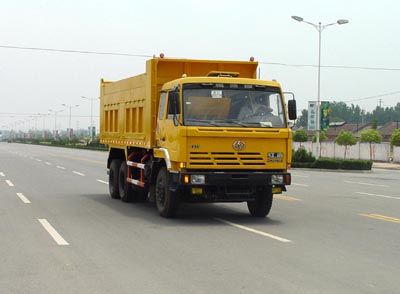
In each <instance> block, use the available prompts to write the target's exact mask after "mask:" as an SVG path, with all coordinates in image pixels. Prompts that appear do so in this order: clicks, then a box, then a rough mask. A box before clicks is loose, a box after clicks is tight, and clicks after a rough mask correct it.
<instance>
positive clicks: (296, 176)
mask: <svg viewBox="0 0 400 294" xmlns="http://www.w3.org/2000/svg"><path fill="white" fill-rule="evenodd" d="M292 177H294V178H309V177H310V176H306V175H294V174H292Z"/></svg>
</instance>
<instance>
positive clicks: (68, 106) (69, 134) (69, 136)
mask: <svg viewBox="0 0 400 294" xmlns="http://www.w3.org/2000/svg"><path fill="white" fill-rule="evenodd" d="M61 105H62V106H64V107H66V108H69V123H68V129H69V131H68V139H70V140H71V109H72V108H74V107H78V106H79V105H78V104H75V105H67V104H64V103H63V104H61Z"/></svg>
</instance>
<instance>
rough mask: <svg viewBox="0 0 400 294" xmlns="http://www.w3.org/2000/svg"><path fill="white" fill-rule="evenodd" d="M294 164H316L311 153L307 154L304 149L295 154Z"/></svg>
mask: <svg viewBox="0 0 400 294" xmlns="http://www.w3.org/2000/svg"><path fill="white" fill-rule="evenodd" d="M292 161H293V162H314V161H315V157H314V156H313V155H312V154H311V152H307V151H306V150H305V149H304V148H299V149H297V150H296V152H294V153H293V158H292Z"/></svg>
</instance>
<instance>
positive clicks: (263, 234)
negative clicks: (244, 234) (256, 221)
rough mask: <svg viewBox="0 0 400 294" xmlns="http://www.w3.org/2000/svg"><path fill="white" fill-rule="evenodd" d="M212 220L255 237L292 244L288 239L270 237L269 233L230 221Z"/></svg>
mask: <svg viewBox="0 0 400 294" xmlns="http://www.w3.org/2000/svg"><path fill="white" fill-rule="evenodd" d="M214 219H215V220H217V221H219V222H221V223H224V224H227V225H230V226H232V227H235V228H238V229H241V230H245V231H248V232H251V233H254V234H257V235H261V236H264V237H268V238H271V239H274V240H277V241H280V242H283V243H289V242H292V241H291V240H288V239H285V238H282V237H279V236H275V235H272V234H269V233H266V232H262V231H259V230H255V229H252V228H249V227H246V226H243V225H239V224H235V223H232V222H230V221H227V220H224V219H222V218H214Z"/></svg>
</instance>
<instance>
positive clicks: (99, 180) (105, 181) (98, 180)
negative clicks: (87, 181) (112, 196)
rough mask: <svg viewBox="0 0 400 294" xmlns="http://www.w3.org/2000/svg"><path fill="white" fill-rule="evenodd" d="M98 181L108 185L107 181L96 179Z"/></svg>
mask: <svg viewBox="0 0 400 294" xmlns="http://www.w3.org/2000/svg"><path fill="white" fill-rule="evenodd" d="M97 181H98V182H99V183H103V184H106V185H108V182H106V181H103V180H97Z"/></svg>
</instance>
